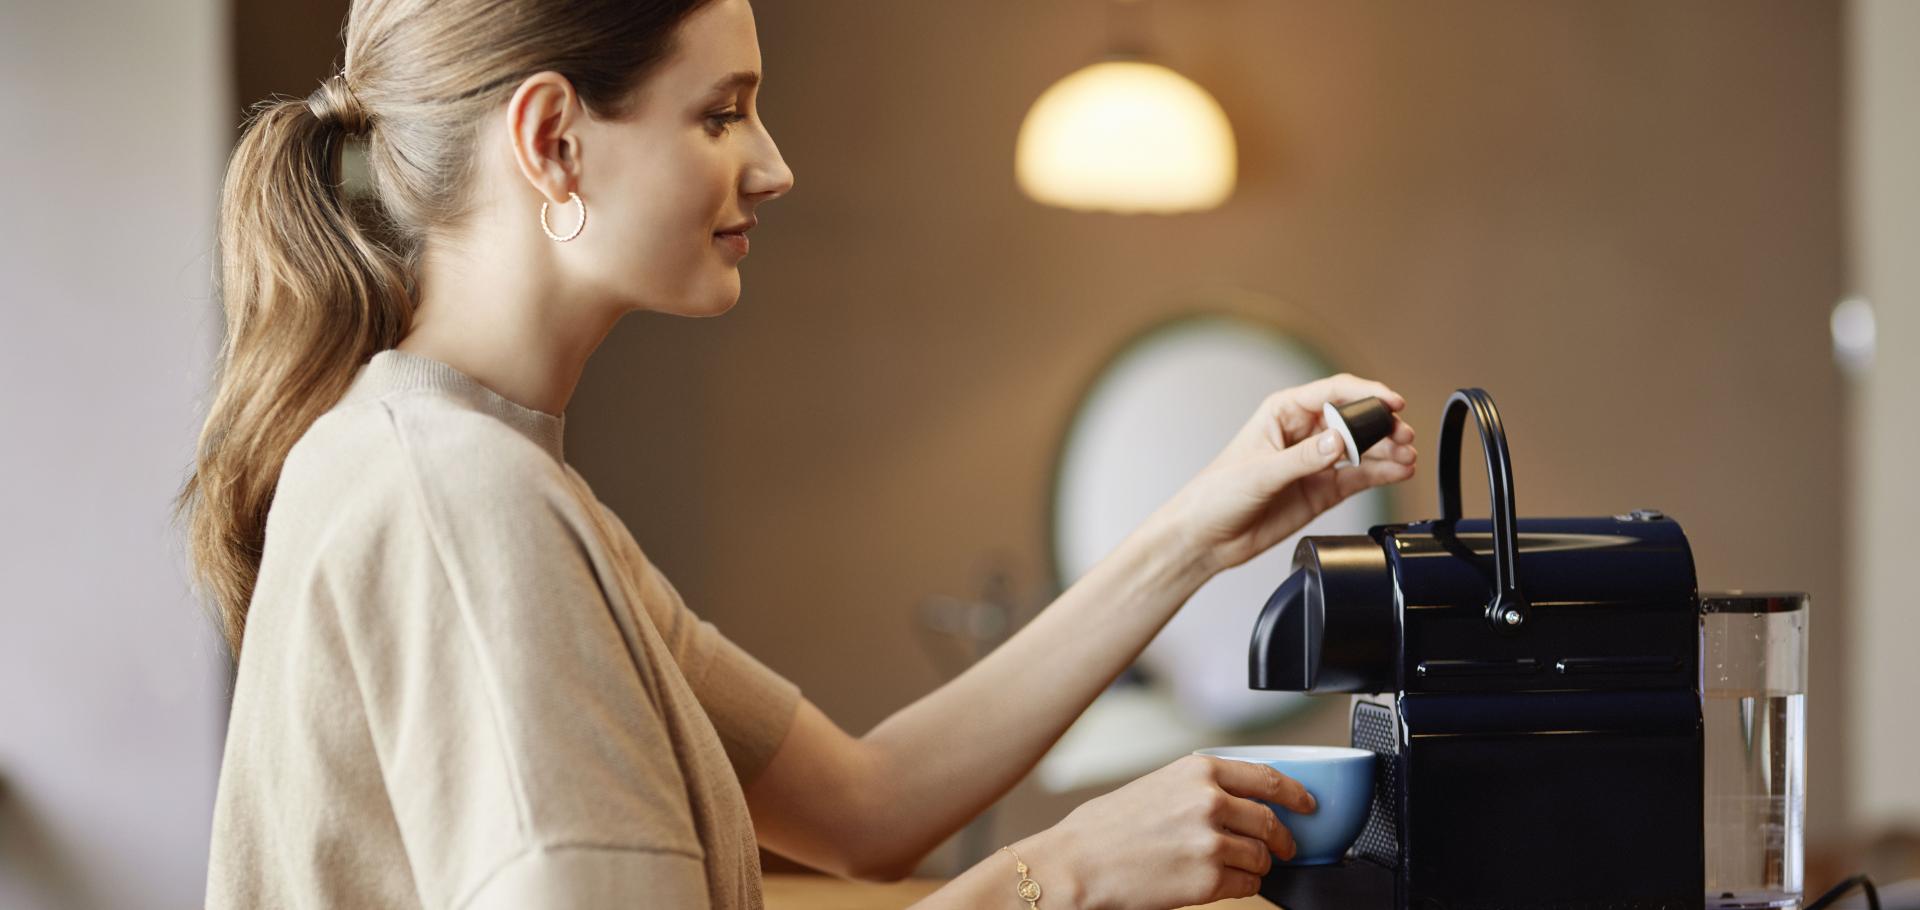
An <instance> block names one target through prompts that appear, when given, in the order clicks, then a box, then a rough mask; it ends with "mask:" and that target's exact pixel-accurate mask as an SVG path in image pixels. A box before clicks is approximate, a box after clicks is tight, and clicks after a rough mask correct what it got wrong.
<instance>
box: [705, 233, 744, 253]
mask: <svg viewBox="0 0 1920 910" xmlns="http://www.w3.org/2000/svg"><path fill="white" fill-rule="evenodd" d="M713 242H715V243H718V244H720V245H721V246H724V247H726V248H727V249H729V250H731V251H733V255H734V256H736V257H739V256H745V255H747V235H746V234H744V233H741V234H732V233H719V234H715V235H713Z"/></svg>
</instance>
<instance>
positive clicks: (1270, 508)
mask: <svg viewBox="0 0 1920 910" xmlns="http://www.w3.org/2000/svg"><path fill="white" fill-rule="evenodd" d="M1369 396H1373V397H1378V398H1379V399H1380V401H1381V402H1382V403H1384V404H1386V406H1387V407H1388V408H1389V409H1390V410H1392V411H1394V412H1396V414H1397V412H1399V411H1400V410H1401V409H1403V408H1405V407H1406V406H1407V400H1406V399H1405V398H1404V397H1402V396H1401V395H1400V393H1398V392H1395V391H1394V390H1392V389H1389V388H1387V387H1386V386H1384V385H1381V384H1380V383H1377V382H1373V381H1371V380H1366V379H1361V378H1359V377H1356V376H1351V375H1348V374H1346V373H1342V374H1340V375H1338V376H1330V377H1328V378H1326V379H1321V380H1318V381H1315V382H1310V383H1308V384H1306V385H1303V386H1298V387H1295V388H1291V389H1286V390H1284V391H1280V392H1275V393H1274V394H1272V395H1270V396H1268V397H1267V400H1266V401H1264V402H1261V404H1260V408H1259V410H1257V411H1255V412H1254V415H1253V417H1252V418H1251V419H1249V420H1248V421H1247V423H1246V425H1245V426H1243V427H1241V428H1240V432H1239V433H1238V434H1236V435H1235V436H1234V438H1233V441H1232V442H1230V443H1228V444H1227V447H1226V448H1225V449H1224V450H1222V451H1221V452H1220V454H1219V456H1218V457H1216V458H1214V460H1213V462H1212V463H1210V464H1208V465H1207V467H1206V468H1204V469H1203V470H1201V472H1200V473H1199V474H1197V475H1195V476H1194V478H1193V479H1192V480H1191V481H1189V482H1188V483H1187V485H1186V486H1184V487H1182V488H1181V490H1180V492H1179V493H1176V494H1175V495H1174V497H1173V498H1172V499H1170V500H1168V501H1167V504H1166V505H1164V506H1162V507H1161V509H1160V511H1158V512H1156V513H1155V515H1154V517H1153V519H1151V520H1153V521H1165V522H1170V523H1171V524H1172V528H1171V531H1172V539H1174V540H1178V541H1180V542H1181V544H1182V545H1183V546H1186V547H1188V548H1190V549H1191V550H1192V553H1191V554H1190V555H1191V556H1192V557H1193V558H1194V559H1197V560H1199V561H1200V563H1201V565H1202V566H1203V567H1204V568H1205V569H1206V571H1207V574H1208V575H1209V576H1211V575H1212V574H1213V573H1217V572H1220V571H1222V570H1225V569H1229V568H1232V567H1234V566H1237V565H1239V564H1241V563H1243V562H1246V561H1247V560H1249V559H1252V558H1253V557H1255V556H1258V555H1260V554H1261V553H1263V552H1266V550H1267V548H1269V547H1272V546H1273V545H1274V544H1277V543H1279V542H1280V541H1282V540H1285V539H1286V538H1288V537H1290V536H1292V535H1293V533H1294V532H1296V531H1298V530H1300V529H1301V528H1302V527H1304V526H1305V525H1306V524H1307V522H1309V521H1312V520H1313V518H1314V517H1315V516H1317V515H1319V514H1320V513H1322V512H1325V511H1326V510H1328V509H1331V508H1333V507H1334V506H1336V505H1339V504H1340V502H1341V501H1343V500H1345V499H1346V498H1347V497H1349V496H1352V495H1353V494H1355V493H1358V492H1360V491H1362V490H1365V489H1368V488H1370V487H1377V486H1383V485H1385V484H1390V483H1398V482H1400V481H1403V480H1406V479H1407V478H1409V477H1412V476H1413V465H1414V461H1415V460H1416V458H1417V453H1416V452H1415V450H1414V448H1413V427H1411V426H1409V425H1407V423H1406V422H1405V421H1402V420H1401V419H1400V418H1399V417H1398V416H1396V417H1395V418H1394V426H1393V431H1392V433H1390V434H1389V435H1388V437H1387V438H1386V439H1383V440H1381V441H1380V442H1379V443H1378V444H1377V445H1375V446H1374V447H1373V448H1372V449H1369V450H1368V451H1367V452H1365V453H1363V457H1362V458H1361V461H1360V463H1359V464H1358V465H1345V466H1342V467H1340V468H1338V469H1336V470H1328V468H1331V467H1333V465H1334V464H1335V463H1336V462H1338V461H1339V460H1340V458H1341V456H1342V454H1343V451H1344V444H1343V443H1342V442H1341V439H1340V436H1339V433H1338V432H1337V431H1334V430H1332V429H1329V428H1328V427H1326V426H1325V424H1324V422H1323V421H1322V419H1321V413H1320V411H1321V405H1324V404H1326V403H1328V402H1332V403H1333V404H1335V405H1341V404H1346V403H1349V402H1353V401H1358V400H1360V399H1362V398H1367V397H1369Z"/></svg>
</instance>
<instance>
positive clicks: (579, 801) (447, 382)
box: [207, 350, 799, 910]
mask: <svg viewBox="0 0 1920 910" xmlns="http://www.w3.org/2000/svg"><path fill="white" fill-rule="evenodd" d="M562 424H563V418H562V417H561V416H558V415H553V414H548V413H544V412H541V411H535V410H531V409H529V408H525V407H522V406H520V405H518V404H516V403H514V402H512V401H510V400H508V399H506V398H504V397H502V396H500V395H498V394H496V393H495V392H493V391H492V390H490V389H488V388H487V387H485V386H483V385H481V384H480V383H479V382H477V381H476V380H474V379H473V378H471V377H469V376H467V375H466V374H464V373H461V372H459V371H457V370H455V369H454V368H452V367H450V366H448V365H446V364H444V363H441V362H439V361H437V360H433V359H430V358H426V357H422V356H420V355H417V354H411V353H407V352H403V351H399V350H390V351H383V352H381V353H379V354H377V355H375V356H374V357H373V359H372V360H371V361H370V362H369V363H368V364H366V365H365V366H363V367H361V369H360V372H359V373H358V375H357V376H356V377H355V379H354V382H353V386H352V388H351V390H350V391H349V392H348V393H347V395H346V397H345V398H344V399H343V400H342V401H341V402H340V403H339V404H338V405H337V406H335V407H334V408H333V409H332V410H330V411H329V412H328V413H327V414H326V415H325V416H323V417H321V418H320V420H319V421H317V422H316V423H315V424H314V425H313V427H312V428H311V429H309V430H308V431H307V433H306V434H305V435H304V436H303V437H302V438H301V440H300V442H299V443H298V444H297V445H295V446H294V448H293V451H292V453H291V454H290V455H289V456H288V458H287V462H286V467H285V470H284V472H283V473H282V474H281V477H280V484H279V488H278V491H277V493H276V494H275V496H274V500H273V506H272V511H271V512H270V513H269V515H268V518H267V537H266V541H267V542H266V552H265V555H264V557H263V559H262V561H261V566H260V577H259V583H258V586H257V587H256V589H255V591H254V596H253V602H252V608H251V611H250V614H249V619H248V624H247V631H246V638H245V641H244V643H243V645H242V647H241V659H240V671H239V679H238V682H237V684H236V687H235V691H234V698H233V711H232V719H231V723H230V727H229V730H228V735H227V743H226V755H225V760H224V763H223V765H222V768H221V773H220V785H219V794H218V798H217V803H216V806H215V811H214V826H213V846H212V861H211V864H210V868H209V870H208V877H207V891H208V904H209V906H213V907H271V908H297V907H351V908H374V907H458V908H494V907H500V908H516V910H518V908H531V907H615V906H620V907H715V908H757V907H759V906H760V904H761V898H760V865H759V859H758V852H757V849H756V846H755V841H754V834H753V825H752V821H751V819H750V818H749V817H748V815H747V807H746V802H745V800H744V798H743V797H742V795H741V793H742V787H743V782H750V781H751V780H752V779H753V777H754V776H755V775H756V774H758V773H759V772H760V771H761V769H763V768H764V767H765V766H766V764H767V762H768V760H769V759H770V758H772V756H773V753H774V751H775V750H776V749H777V748H778V747H779V745H780V742H781V740H782V738H783V737H784V736H785V735H786V731H787V729H788V728H789V726H791V723H792V720H793V717H794V713H795V709H796V706H797V704H798V701H799V690H798V689H797V688H796V687H795V686H794V685H793V684H792V683H790V682H788V681H786V680H784V679H782V678H780V677H779V676H778V675H776V674H775V673H774V672H773V671H772V670H769V669H768V668H767V667H765V666H764V665H762V664H761V663H760V662H758V661H756V660H755V659H754V658H753V657H751V656H749V655H748V654H747V653H746V652H745V651H742V650H740V648H738V647H737V646H735V645H734V644H733V643H731V642H729V641H728V640H727V639H725V638H724V637H722V636H721V635H720V633H719V632H718V631H717V630H716V629H715V628H714V627H713V626H712V625H711V624H710V623H706V622H703V621H701V620H700V619H699V618H697V617H696V616H694V615H693V614H692V613H690V612H688V610H687V607H686V605H685V604H684V603H683V602H682V601H681V599H680V596H679V594H678V593H676V592H675V591H674V589H673V587H672V585H670V584H669V583H668V582H667V580H666V578H665V577H664V576H662V575H661V574H660V572H659V571H658V570H657V569H655V568H654V566H653V565H652V564H651V563H650V562H649V561H648V560H647V558H646V557H645V555H643V554H642V553H641V552H640V548H639V546H638V545H637V544H636V543H635V542H634V539H633V537H632V535H631V534H629V533H628V532H627V529H626V527H625V525H623V524H622V523H621V521H620V519H619V518H617V517H615V516H614V514H613V512H612V511H610V510H608V509H607V508H606V507H605V506H603V505H601V504H600V503H599V501H598V500H596V499H595V498H594V495H593V493H592V491H591V490H589V489H588V487H587V484H586V482H585V481H584V480H582V479H581V477H580V475H579V474H577V473H575V472H574V470H573V469H572V468H571V467H570V466H568V465H567V464H566V462H565V461H564V460H563V459H562V456H561V445H560V443H561V430H562Z"/></svg>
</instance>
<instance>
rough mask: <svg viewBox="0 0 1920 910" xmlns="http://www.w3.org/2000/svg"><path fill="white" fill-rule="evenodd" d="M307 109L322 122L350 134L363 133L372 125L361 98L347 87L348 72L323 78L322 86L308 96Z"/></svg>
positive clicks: (357, 134)
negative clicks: (361, 103)
mask: <svg viewBox="0 0 1920 910" xmlns="http://www.w3.org/2000/svg"><path fill="white" fill-rule="evenodd" d="M307 110H309V111H311V112H313V116H314V117H316V118H318V119H319V121H320V122H321V123H324V124H327V125H328V126H333V127H337V128H338V129H340V131H341V132H344V133H346V134H347V135H349V136H359V135H362V134H364V133H366V132H367V129H368V127H369V126H370V123H369V122H368V117H367V112H366V111H365V110H364V109H362V108H361V107H360V100H359V99H358V98H355V97H354V95H353V90H352V89H349V88H348V87H347V74H346V73H335V74H334V75H332V76H329V77H327V78H326V79H324V80H322V81H321V82H320V87H319V88H317V89H314V90H313V94H311V95H308V96H307Z"/></svg>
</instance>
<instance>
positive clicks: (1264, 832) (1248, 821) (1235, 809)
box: [1215, 796, 1299, 873]
mask: <svg viewBox="0 0 1920 910" xmlns="http://www.w3.org/2000/svg"><path fill="white" fill-rule="evenodd" d="M1223 802H1224V805H1223V806H1222V807H1221V810H1220V813H1219V817H1218V818H1217V819H1215V822H1216V823H1217V824H1219V825H1220V826H1221V827H1223V828H1225V829H1227V830H1228V831H1230V832H1232V833H1234V834H1238V835H1240V836H1242V837H1250V838H1253V839H1254V840H1257V841H1259V842H1260V843H1262V844H1263V845H1265V847H1266V849H1267V851H1268V852H1270V853H1272V854H1273V855H1274V856H1277V857H1280V858H1281V859H1292V858H1293V855H1294V853H1295V852H1297V851H1298V849H1299V848H1298V847H1297V846H1296V845H1295V844H1294V842H1293V832H1292V831H1289V830H1287V826H1286V825H1283V824H1281V823H1280V818H1279V816H1276V815H1274V814H1273V810H1272V809H1269V808H1267V804H1266V803H1257V802H1254V801H1253V800H1250V799H1241V798H1240V797H1238V796H1229V797H1226V798H1225V799H1224V800H1223ZM1251 871H1254V872H1262V873H1264V872H1265V871H1266V870H1264V869H1254V870H1251Z"/></svg>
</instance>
